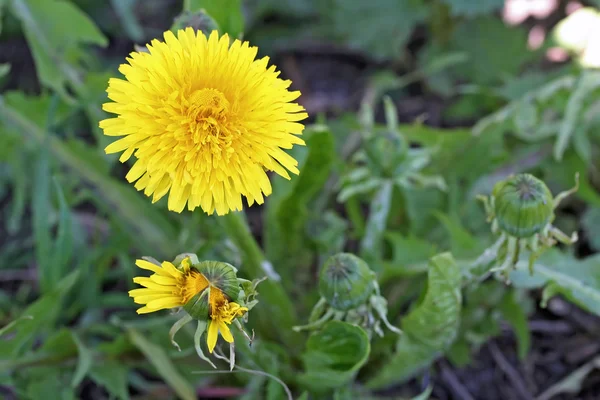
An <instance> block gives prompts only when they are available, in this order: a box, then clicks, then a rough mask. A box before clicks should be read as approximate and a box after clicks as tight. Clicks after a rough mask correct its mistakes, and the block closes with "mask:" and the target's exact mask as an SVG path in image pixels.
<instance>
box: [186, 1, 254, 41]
mask: <svg viewBox="0 0 600 400" xmlns="http://www.w3.org/2000/svg"><path fill="white" fill-rule="evenodd" d="M183 3H184V6H183V9H184V10H185V11H189V12H192V13H194V12H197V11H200V10H202V9H204V10H206V12H207V13H208V15H210V16H211V17H212V18H213V19H214V20H215V21H216V22H217V24H218V25H219V28H220V30H221V32H223V33H228V34H229V35H230V36H231V37H233V38H241V37H242V36H243V34H244V15H243V14H242V1H241V0H184V2H183Z"/></svg>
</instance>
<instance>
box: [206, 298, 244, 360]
mask: <svg viewBox="0 0 600 400" xmlns="http://www.w3.org/2000/svg"><path fill="white" fill-rule="evenodd" d="M215 289H216V288H215ZM209 303H210V310H211V314H210V325H209V326H208V334H207V337H206V344H207V345H208V351H209V352H211V353H212V352H213V350H214V348H215V346H216V344H217V338H218V336H219V333H221V336H222V337H223V339H225V341H226V342H228V343H233V336H232V335H231V331H230V330H229V327H228V326H227V325H230V324H231V323H232V322H233V320H234V319H235V318H237V317H241V316H242V315H244V313H245V312H247V311H248V308H246V307H242V306H240V305H239V304H237V303H235V302H230V301H228V300H227V297H226V296H225V295H224V294H223V292H221V291H220V290H219V289H216V290H213V288H211V291H210V300H209Z"/></svg>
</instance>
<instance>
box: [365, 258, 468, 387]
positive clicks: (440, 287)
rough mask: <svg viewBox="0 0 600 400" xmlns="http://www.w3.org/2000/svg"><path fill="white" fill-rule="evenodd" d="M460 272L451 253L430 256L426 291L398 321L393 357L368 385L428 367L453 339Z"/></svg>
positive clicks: (457, 317)
mask: <svg viewBox="0 0 600 400" xmlns="http://www.w3.org/2000/svg"><path fill="white" fill-rule="evenodd" d="M460 288H461V272H460V268H459V267H458V265H457V264H456V262H455V261H454V259H453V258H452V255H451V254H450V253H442V254H439V255H436V256H435V257H432V258H431V261H430V269H429V274H428V285H427V292H426V294H425V297H424V299H423V301H422V302H421V304H419V305H418V306H417V307H416V308H415V309H414V310H413V311H411V312H410V314H408V315H407V316H406V317H405V318H404V319H403V320H402V323H401V329H402V330H403V331H404V334H403V335H402V336H401V337H400V339H399V340H398V343H397V345H396V352H395V353H394V355H393V356H392V358H391V359H390V360H389V361H388V362H387V363H386V364H385V365H383V366H382V367H381V369H380V370H379V371H378V372H377V373H376V374H375V376H374V377H372V378H371V379H370V380H369V381H368V382H367V386H368V387H370V388H373V389H377V388H383V387H386V386H389V385H391V384H394V383H399V382H402V381H404V380H406V379H408V378H410V377H411V376H413V375H414V374H415V373H417V372H418V371H419V370H421V369H423V368H425V367H427V366H428V365H429V364H430V363H431V362H432V361H433V360H434V359H435V358H436V357H437V356H439V355H440V354H441V353H442V352H443V351H444V350H446V349H447V348H448V347H449V346H450V345H451V344H452V342H453V341H454V338H455V337H456V334H457V333H458V329H459V325H460V310H461V301H462V296H461V289H460Z"/></svg>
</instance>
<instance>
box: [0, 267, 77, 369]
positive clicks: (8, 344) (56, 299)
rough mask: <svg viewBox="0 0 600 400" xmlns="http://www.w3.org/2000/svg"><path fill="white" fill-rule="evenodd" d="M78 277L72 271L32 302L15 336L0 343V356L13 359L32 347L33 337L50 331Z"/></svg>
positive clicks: (25, 311)
mask: <svg viewBox="0 0 600 400" xmlns="http://www.w3.org/2000/svg"><path fill="white" fill-rule="evenodd" d="M78 277H79V271H74V272H72V273H71V274H69V275H68V276H66V277H65V278H64V279H62V280H61V281H60V282H59V283H58V285H56V287H55V288H54V289H53V290H51V291H50V292H48V293H47V294H45V295H44V296H42V297H41V298H39V299H38V300H36V301H35V302H33V303H32V304H31V305H30V306H29V307H27V308H26V309H25V310H24V311H23V313H22V315H23V316H24V317H25V318H27V319H26V320H23V321H22V322H20V323H19V324H18V325H17V326H16V328H15V330H16V332H15V334H14V336H13V337H11V338H10V339H8V340H3V341H2V342H0V354H10V355H12V356H13V357H14V356H17V355H18V354H20V353H21V352H22V351H23V350H25V348H26V346H30V345H32V342H33V340H34V338H35V335H37V334H40V333H43V332H46V331H47V330H49V329H51V327H52V326H53V324H54V322H55V321H56V319H57V318H58V316H59V315H60V313H61V311H63V308H62V305H63V300H64V297H65V296H66V294H67V293H68V291H69V290H70V289H71V287H72V286H73V285H74V284H75V282H76V281H77V279H78Z"/></svg>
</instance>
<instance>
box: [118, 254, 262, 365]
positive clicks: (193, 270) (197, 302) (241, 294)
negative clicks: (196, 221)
mask: <svg viewBox="0 0 600 400" xmlns="http://www.w3.org/2000/svg"><path fill="white" fill-rule="evenodd" d="M136 265H137V266H138V267H140V268H142V269H146V270H149V271H152V272H154V273H153V274H152V275H151V276H150V277H148V278H147V277H136V278H134V279H133V281H134V282H135V283H138V284H140V285H141V286H143V288H142V289H133V290H131V291H129V296H130V297H133V301H134V302H135V303H138V304H142V305H144V306H143V307H141V308H139V309H138V310H137V312H138V314H145V313H150V312H154V311H159V310H163V309H171V308H180V307H181V308H182V309H183V310H184V311H185V315H184V316H183V317H182V318H181V319H180V320H179V321H178V322H176V323H175V324H174V325H173V328H171V332H170V335H171V342H172V343H173V344H174V345H175V346H177V347H179V346H178V345H177V343H176V342H175V341H174V336H175V334H176V333H177V331H178V330H179V329H181V327H182V326H183V325H185V324H187V323H188V322H190V321H192V320H197V321H198V329H197V331H196V335H195V336H194V340H195V347H196V351H197V352H198V355H199V356H200V357H201V358H202V359H204V360H206V361H208V362H210V363H211V364H212V362H211V361H210V360H209V359H208V358H207V357H206V356H204V354H203V353H202V350H201V347H200V338H201V336H202V335H203V334H204V333H205V332H206V344H207V346H208V350H209V352H210V353H213V350H214V348H215V346H216V344H217V339H218V336H219V334H221V337H222V338H223V339H224V340H225V341H226V342H228V343H230V345H231V351H230V357H231V362H232V363H233V360H234V359H235V357H234V353H233V351H234V350H233V342H234V339H233V335H232V334H231V330H230V325H231V324H235V325H236V326H237V328H239V329H240V331H241V332H242V333H244V334H245V332H244V330H243V329H242V325H241V323H240V322H239V320H238V319H239V318H241V317H244V316H245V314H246V313H247V312H248V311H249V310H250V309H251V308H252V307H254V305H255V304H256V303H257V300H254V297H255V296H256V285H257V284H258V282H259V281H255V282H250V281H246V280H244V279H239V278H238V277H237V275H236V269H235V268H234V267H233V266H231V265H229V264H227V263H223V262H217V261H203V262H199V261H198V258H197V257H196V256H195V255H193V254H188V253H184V254H182V255H180V256H178V257H177V258H176V259H175V261H174V262H173V263H171V262H168V261H165V262H163V263H161V264H158V262H150V261H148V260H137V261H136ZM176 265H177V266H176ZM246 336H247V335H246ZM232 365H233V364H232Z"/></svg>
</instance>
